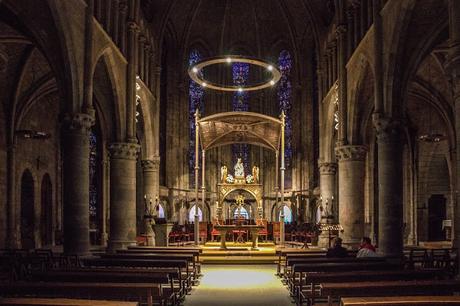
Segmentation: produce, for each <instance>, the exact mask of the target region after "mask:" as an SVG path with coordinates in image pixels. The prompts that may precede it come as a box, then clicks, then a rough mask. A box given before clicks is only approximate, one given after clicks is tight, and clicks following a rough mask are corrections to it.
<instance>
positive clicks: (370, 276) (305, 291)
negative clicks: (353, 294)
mask: <svg viewBox="0 0 460 306" xmlns="http://www.w3.org/2000/svg"><path fill="white" fill-rule="evenodd" d="M445 278H446V273H445V272H444V271H443V270H441V269H423V270H420V269H418V270H386V271H347V272H325V273H315V272H313V273H305V275H302V276H301V278H300V282H299V285H298V286H297V288H296V290H295V292H296V293H297V296H296V297H297V299H298V301H299V304H301V303H302V301H304V300H310V301H314V299H315V298H316V297H320V296H319V293H318V291H319V285H320V284H321V283H343V282H363V281H390V280H434V279H445Z"/></svg>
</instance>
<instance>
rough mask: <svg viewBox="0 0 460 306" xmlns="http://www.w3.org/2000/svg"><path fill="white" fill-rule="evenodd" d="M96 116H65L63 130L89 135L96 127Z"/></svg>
mask: <svg viewBox="0 0 460 306" xmlns="http://www.w3.org/2000/svg"><path fill="white" fill-rule="evenodd" d="M94 123H95V119H94V116H91V115H88V114H85V113H69V114H65V115H64V119H63V121H62V125H63V128H64V129H65V130H66V131H68V132H80V133H84V134H88V135H89V132H90V130H91V127H92V126H93V125H94Z"/></svg>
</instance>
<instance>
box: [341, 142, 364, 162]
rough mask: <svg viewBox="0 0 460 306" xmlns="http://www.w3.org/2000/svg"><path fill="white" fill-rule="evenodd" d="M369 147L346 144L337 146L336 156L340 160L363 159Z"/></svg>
mask: <svg viewBox="0 0 460 306" xmlns="http://www.w3.org/2000/svg"><path fill="white" fill-rule="evenodd" d="M367 151H368V149H367V147H366V146H362V145H345V146H338V147H336V148H335V156H336V158H337V160H338V161H339V162H340V161H363V160H364V159H365V158H366V153H367Z"/></svg>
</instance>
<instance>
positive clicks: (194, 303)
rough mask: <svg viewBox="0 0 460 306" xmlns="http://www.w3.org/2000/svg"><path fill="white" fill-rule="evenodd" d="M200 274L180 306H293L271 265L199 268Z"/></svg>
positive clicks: (203, 266) (209, 266)
mask: <svg viewBox="0 0 460 306" xmlns="http://www.w3.org/2000/svg"><path fill="white" fill-rule="evenodd" d="M201 271H202V272H201V273H202V274H203V276H202V278H201V279H200V284H199V285H198V286H197V287H194V288H193V290H192V293H191V295H188V296H187V297H186V298H185V303H184V306H207V305H222V306H227V305H228V306H230V305H237V306H240V305H250V306H253V305H263V306H268V305H274V306H275V305H276V306H284V305H294V304H293V303H292V302H291V299H290V298H289V292H288V290H287V289H286V288H285V287H284V286H283V284H282V283H281V280H280V279H279V278H278V277H276V276H275V273H276V266H275V265H202V267H201Z"/></svg>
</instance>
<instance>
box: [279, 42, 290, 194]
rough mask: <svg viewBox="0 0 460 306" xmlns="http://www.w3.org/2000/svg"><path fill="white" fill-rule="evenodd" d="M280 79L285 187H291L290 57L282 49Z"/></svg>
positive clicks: (287, 52)
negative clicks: (283, 120) (283, 117)
mask: <svg viewBox="0 0 460 306" xmlns="http://www.w3.org/2000/svg"><path fill="white" fill-rule="evenodd" d="M278 66H279V69H280V71H281V79H280V81H279V85H278V102H279V108H280V111H284V114H285V115H286V119H285V123H286V125H285V138H284V139H285V149H284V150H285V151H284V163H285V168H286V171H285V187H286V188H291V187H292V84H291V69H292V57H291V54H290V53H289V51H287V50H283V51H281V52H280V56H279V58H278Z"/></svg>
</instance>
